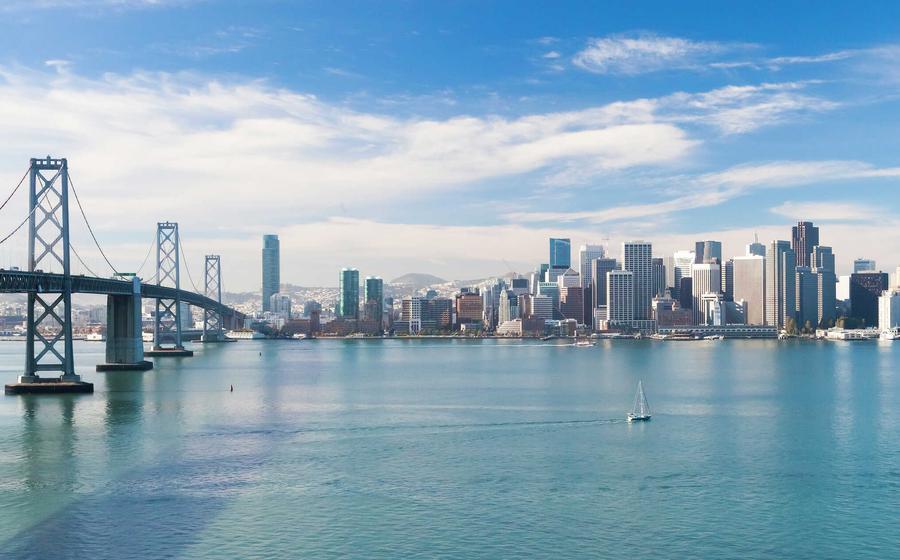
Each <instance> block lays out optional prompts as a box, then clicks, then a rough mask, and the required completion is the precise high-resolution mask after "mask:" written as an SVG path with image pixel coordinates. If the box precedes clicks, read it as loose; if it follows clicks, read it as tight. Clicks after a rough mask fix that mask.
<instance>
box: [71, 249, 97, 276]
mask: <svg viewBox="0 0 900 560" xmlns="http://www.w3.org/2000/svg"><path fill="white" fill-rule="evenodd" d="M69 250H70V251H72V253H73V254H74V255H75V258H76V259H78V262H80V263H81V266H83V267H84V269H85V270H87V271H88V272H90V273H91V276H97V277H98V278H99V276H98V274H97V273H96V272H94V271H93V270H91V267H89V266H88V265H87V263H85V262H84V259H82V258H81V255H79V254H78V251H76V250H75V246H74V245H72V243H71V242H69Z"/></svg>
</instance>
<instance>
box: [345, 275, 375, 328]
mask: <svg viewBox="0 0 900 560" xmlns="http://www.w3.org/2000/svg"><path fill="white" fill-rule="evenodd" d="M341 293H343V290H341ZM365 309H366V319H368V320H369V321H375V322H377V323H378V324H379V325H380V324H381V320H382V318H383V314H384V281H383V280H382V279H381V278H378V277H377V276H368V277H366V294H365Z"/></svg>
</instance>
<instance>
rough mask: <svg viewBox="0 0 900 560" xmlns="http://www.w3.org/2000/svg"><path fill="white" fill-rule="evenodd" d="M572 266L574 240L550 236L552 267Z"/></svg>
mask: <svg viewBox="0 0 900 560" xmlns="http://www.w3.org/2000/svg"><path fill="white" fill-rule="evenodd" d="M571 266H572V240H571V239H561V238H560V239H557V238H554V237H551V238H550V268H557V269H559V268H561V269H563V270H565V269H567V268H571Z"/></svg>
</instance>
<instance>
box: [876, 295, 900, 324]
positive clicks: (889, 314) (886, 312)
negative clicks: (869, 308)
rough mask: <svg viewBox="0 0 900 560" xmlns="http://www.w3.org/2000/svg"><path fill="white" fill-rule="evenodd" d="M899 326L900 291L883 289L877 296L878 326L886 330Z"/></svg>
mask: <svg viewBox="0 0 900 560" xmlns="http://www.w3.org/2000/svg"><path fill="white" fill-rule="evenodd" d="M897 327H900V291H898V290H885V291H884V292H883V293H882V294H881V296H880V297H879V298H878V328H879V329H881V330H883V331H886V330H890V329H896V328H897Z"/></svg>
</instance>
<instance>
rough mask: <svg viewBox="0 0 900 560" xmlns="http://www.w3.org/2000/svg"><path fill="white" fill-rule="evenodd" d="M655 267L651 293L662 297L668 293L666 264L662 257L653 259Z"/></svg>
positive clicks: (652, 262) (652, 263) (652, 264)
mask: <svg viewBox="0 0 900 560" xmlns="http://www.w3.org/2000/svg"><path fill="white" fill-rule="evenodd" d="M650 266H652V267H653V277H652V281H651V284H652V285H651V288H650V293H651V294H653V297H661V296H662V295H663V294H664V293H666V287H667V286H668V285H667V284H666V264H665V263H664V262H663V259H661V258H654V259H652V261H651V265H650Z"/></svg>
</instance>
